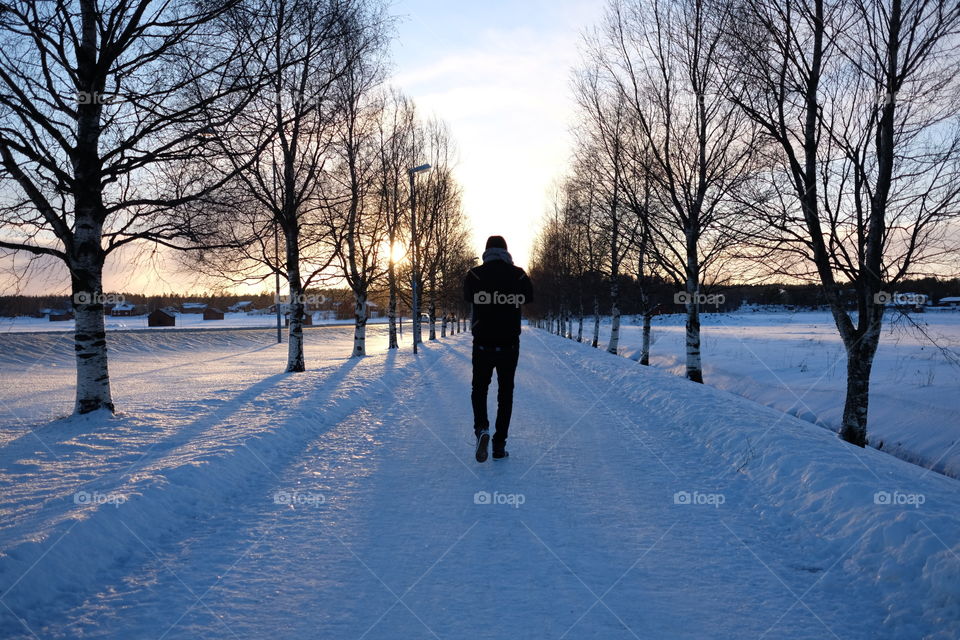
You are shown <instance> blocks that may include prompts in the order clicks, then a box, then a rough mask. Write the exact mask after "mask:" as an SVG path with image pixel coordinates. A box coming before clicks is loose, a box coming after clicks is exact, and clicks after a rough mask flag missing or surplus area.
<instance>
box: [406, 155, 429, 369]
mask: <svg viewBox="0 0 960 640" xmlns="http://www.w3.org/2000/svg"><path fill="white" fill-rule="evenodd" d="M428 169H430V165H429V164H422V165H420V166H419V167H414V168H412V169H407V175H408V176H410V241H411V242H410V244H411V246H412V247H413V259H412V260H411V272H412V275H411V278H410V279H411V281H412V282H411V287H410V292H411V299H412V300H411V302H412V305H411V306H412V307H413V352H414V353H417V343H419V342H420V298H419V297H418V296H417V280H418V274H417V252H418V249H419V247H418V244H417V194H416V186H415V183H414V180H413V178H414V176H415V175H416V174H418V173H420V172H421V171H427V170H428Z"/></svg>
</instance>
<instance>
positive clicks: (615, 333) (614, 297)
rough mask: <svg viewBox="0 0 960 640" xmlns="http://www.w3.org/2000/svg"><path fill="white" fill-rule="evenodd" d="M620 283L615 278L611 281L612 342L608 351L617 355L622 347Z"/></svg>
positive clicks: (608, 346)
mask: <svg viewBox="0 0 960 640" xmlns="http://www.w3.org/2000/svg"><path fill="white" fill-rule="evenodd" d="M619 305H620V283H618V282H617V280H616V279H614V280H613V281H612V282H611V283H610V343H609V344H608V345H607V353H612V354H614V355H616V353H617V350H618V348H619V347H620V306H619Z"/></svg>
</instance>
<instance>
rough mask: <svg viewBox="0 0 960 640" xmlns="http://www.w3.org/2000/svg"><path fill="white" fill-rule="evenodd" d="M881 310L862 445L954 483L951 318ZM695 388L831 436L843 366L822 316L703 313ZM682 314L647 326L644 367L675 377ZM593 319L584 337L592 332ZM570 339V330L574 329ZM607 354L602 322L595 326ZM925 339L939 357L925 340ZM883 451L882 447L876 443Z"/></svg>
mask: <svg viewBox="0 0 960 640" xmlns="http://www.w3.org/2000/svg"><path fill="white" fill-rule="evenodd" d="M898 315H899V314H896V315H895V314H892V313H891V314H888V316H887V318H886V319H885V328H884V331H883V337H882V338H881V342H880V348H879V349H878V351H877V356H876V360H875V363H874V367H873V375H872V377H871V385H870V409H869V410H870V415H869V420H870V424H869V429H870V434H869V437H870V444H871V446H874V447H880V448H882V449H883V450H884V451H888V452H890V453H893V454H894V455H897V456H899V457H902V458H904V459H906V460H909V461H912V462H916V463H917V464H920V465H922V466H925V467H928V468H932V469H935V470H937V471H939V472H941V473H947V474H949V475H951V476H953V477H960V393H958V390H960V313H957V312H939V313H938V312H930V313H926V314H915V315H913V316H912V318H913V321H914V322H915V323H917V324H918V325H919V326H920V328H919V329H918V328H916V327H914V326H912V325H911V324H910V323H909V322H907V321H905V320H904V319H903V318H902V317H899V318H898V317H897V316H898ZM701 320H702V334H701V351H702V354H703V370H704V382H705V383H706V384H708V385H710V386H713V387H717V388H719V389H723V390H725V391H730V392H732V393H736V394H737V395H741V396H744V397H746V398H749V399H751V400H754V401H756V402H759V403H761V404H764V405H767V406H769V407H774V408H776V409H779V410H780V411H784V412H787V413H790V414H793V415H796V416H798V417H800V418H803V419H804V420H808V421H810V422H815V423H817V424H820V425H822V426H826V427H828V428H830V429H834V430H838V429H839V425H840V420H841V418H842V416H843V398H844V391H845V388H846V380H845V376H846V360H845V354H844V349H843V344H842V342H841V341H840V337H839V335H838V334H837V330H836V326H835V325H834V323H833V319H832V318H831V316H830V314H829V313H828V312H787V311H780V312H770V311H767V312H751V311H743V312H737V313H723V314H712V313H711V314H704V315H703V316H702V318H701ZM683 323H684V318H683V317H682V316H680V315H664V316H657V317H655V318H654V320H653V332H652V343H653V344H652V346H651V349H650V363H651V364H652V365H653V366H655V367H657V368H659V369H663V370H666V371H669V372H671V373H674V374H676V375H680V376H682V375H684V347H683V340H684V327H683ZM638 324H639V321H638V320H635V319H634V318H633V317H632V316H630V317H624V318H623V324H622V326H621V329H622V332H621V337H620V353H621V355H624V356H626V357H628V358H632V359H634V360H638V359H639V358H640V345H641V339H642V333H641V327H640V326H638ZM592 331H593V324H592V318H588V319H585V323H584V334H585V336H586V337H587V338H589V336H591V335H592ZM574 333H576V326H575V327H574ZM600 335H601V340H600V346H601V347H602V348H606V345H607V341H608V339H609V335H610V324H609V320H606V321H604V322H602V323H601V332H600ZM931 338H932V339H933V340H934V341H935V342H936V343H937V344H939V345H940V346H941V347H944V348H946V349H948V350H950V352H951V353H952V355H945V354H944V353H943V351H942V350H941V349H939V348H937V347H935V346H933V344H931V341H930V339H931ZM881 445H882V446H881Z"/></svg>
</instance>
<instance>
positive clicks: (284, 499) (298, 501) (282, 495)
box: [273, 489, 327, 507]
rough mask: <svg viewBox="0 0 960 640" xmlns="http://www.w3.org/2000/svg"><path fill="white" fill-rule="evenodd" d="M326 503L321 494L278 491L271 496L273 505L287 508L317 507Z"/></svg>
mask: <svg viewBox="0 0 960 640" xmlns="http://www.w3.org/2000/svg"><path fill="white" fill-rule="evenodd" d="M326 501H327V499H326V497H325V496H324V495H323V494H322V493H311V492H301V491H284V490H282V489H281V490H280V491H277V492H276V493H274V494H273V504H282V505H286V506H288V507H301V506H302V507H317V506H320V505H321V504H323V503H325V502H326Z"/></svg>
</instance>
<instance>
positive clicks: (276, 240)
mask: <svg viewBox="0 0 960 640" xmlns="http://www.w3.org/2000/svg"><path fill="white" fill-rule="evenodd" d="M270 173H271V174H272V177H273V193H271V194H270V195H271V197H272V198H276V197H277V166H276V164H275V163H274V164H273V166H272V167H271V171H270ZM273 255H274V257H275V258H276V259H277V267H276V269H274V272H273V275H274V285H275V286H274V293H273V303H274V305H276V308H277V344H283V330H282V329H281V322H280V265H281V264H282V263H281V262H280V217H279V216H277V215H276V212H274V215H273Z"/></svg>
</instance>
